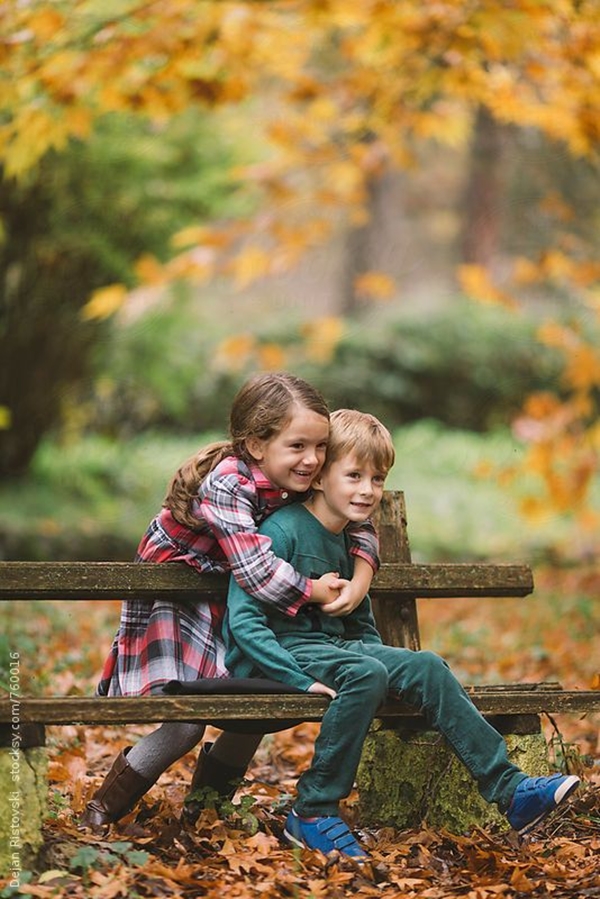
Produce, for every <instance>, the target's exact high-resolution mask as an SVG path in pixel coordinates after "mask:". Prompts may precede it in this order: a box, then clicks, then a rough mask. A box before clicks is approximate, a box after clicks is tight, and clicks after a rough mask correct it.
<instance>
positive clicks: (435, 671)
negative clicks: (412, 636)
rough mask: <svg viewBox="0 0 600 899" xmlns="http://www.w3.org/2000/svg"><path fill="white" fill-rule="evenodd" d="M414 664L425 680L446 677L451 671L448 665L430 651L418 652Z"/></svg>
mask: <svg viewBox="0 0 600 899" xmlns="http://www.w3.org/2000/svg"><path fill="white" fill-rule="evenodd" d="M414 664H415V667H416V669H417V670H418V671H419V672H420V674H421V677H423V678H424V679H430V678H439V677H445V676H446V675H447V674H448V672H449V671H450V668H449V666H448V663H447V662H446V661H445V660H444V659H443V658H442V657H441V656H439V655H437V653H435V652H431V650H429V649H420V650H419V651H418V652H416V653H415V655H414Z"/></svg>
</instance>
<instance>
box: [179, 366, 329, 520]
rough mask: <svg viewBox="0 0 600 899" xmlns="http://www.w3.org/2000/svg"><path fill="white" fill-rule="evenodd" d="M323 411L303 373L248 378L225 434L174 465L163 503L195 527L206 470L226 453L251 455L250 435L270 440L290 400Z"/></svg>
mask: <svg viewBox="0 0 600 899" xmlns="http://www.w3.org/2000/svg"><path fill="white" fill-rule="evenodd" d="M295 405H296V406H303V407H304V408H306V409H309V410H311V411H312V412H316V413H317V415H323V416H324V417H325V418H327V419H329V409H328V408H327V403H326V402H325V400H324V399H323V397H322V395H321V394H320V393H319V391H318V390H317V389H316V388H315V387H313V386H312V385H311V384H308V383H307V382H306V381H304V380H303V379H302V378H297V377H296V376H295V375H290V374H288V373H287V372H268V373H264V374H258V375H255V376H254V377H252V378H250V380H249V381H247V382H246V383H245V384H244V386H243V387H242V388H241V390H240V391H239V392H238V394H237V395H236V396H235V398H234V400H233V403H232V406H231V413H230V415H229V440H220V441H217V442H215V443H209V444H208V445H207V446H204V447H202V448H201V449H200V450H199V451H198V452H197V453H195V454H194V455H193V456H191V457H190V458H189V459H187V460H186V461H185V462H184V463H183V465H182V466H181V467H180V468H179V469H178V470H177V472H176V473H175V475H174V477H173V479H172V480H171V483H170V484H169V488H168V490H167V495H166V496H165V499H164V502H163V507H165V508H167V509H169V511H170V512H171V514H172V515H173V518H175V520H176V521H178V522H179V523H180V524H182V525H185V526H186V527H189V528H191V529H192V530H197V529H198V519H197V518H196V517H195V516H194V515H193V513H192V504H193V501H194V499H195V498H196V496H197V493H198V488H199V486H200V484H201V483H202V481H203V480H204V478H205V477H206V475H207V474H208V473H209V472H211V471H212V470H213V468H215V466H217V465H218V464H219V462H220V461H221V460H222V459H224V458H225V457H226V456H238V458H240V459H243V460H244V461H246V462H250V461H251V457H250V455H249V454H248V451H247V449H246V442H247V441H248V440H249V439H250V438H251V437H257V438H259V439H260V440H270V439H271V438H272V437H275V436H276V435H277V434H279V433H280V432H281V431H282V430H283V429H284V428H285V426H286V425H287V424H288V423H289V422H290V421H291V418H292V414H293V407H294V406H295Z"/></svg>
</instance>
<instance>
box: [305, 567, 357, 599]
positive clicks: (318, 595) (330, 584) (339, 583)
mask: <svg viewBox="0 0 600 899" xmlns="http://www.w3.org/2000/svg"><path fill="white" fill-rule="evenodd" d="M349 583H350V581H347V580H346V579H345V578H341V577H340V576H339V574H338V572H337V571H328V572H327V574H322V575H321V577H320V578H316V579H313V582H312V585H313V588H312V593H311V596H310V602H316V603H319V604H320V603H331V602H332V601H334V600H335V599H336V598H337V597H338V596H340V594H341V592H342V591H343V590H344V589H345V588H346V587H347V586H348V584H349Z"/></svg>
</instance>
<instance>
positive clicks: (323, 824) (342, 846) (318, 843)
mask: <svg viewBox="0 0 600 899" xmlns="http://www.w3.org/2000/svg"><path fill="white" fill-rule="evenodd" d="M283 835H284V836H285V838H286V839H287V840H289V842H290V843H293V845H294V846H299V847H300V848H301V849H318V850H319V851H320V852H323V853H324V854H325V855H327V854H328V853H329V852H333V851H334V850H337V851H338V852H340V853H341V854H342V855H347V856H349V857H350V858H353V859H355V860H356V861H362V862H366V861H369V860H370V856H369V854H368V853H367V852H365V850H364V849H363V848H362V846H361V845H360V844H359V843H358V842H357V841H356V839H355V838H354V836H353V835H352V833H351V832H350V830H349V828H348V826H347V825H346V824H345V823H344V822H343V821H342V819H341V818H338V817H337V816H335V815H327V816H325V817H322V818H300V817H299V816H298V815H297V814H296V812H295V811H294V810H293V809H292V811H291V812H290V813H289V815H288V817H287V821H286V822H285V828H284V831H283Z"/></svg>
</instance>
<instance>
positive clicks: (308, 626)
mask: <svg viewBox="0 0 600 899" xmlns="http://www.w3.org/2000/svg"><path fill="white" fill-rule="evenodd" d="M259 530H260V532H261V534H266V535H267V536H268V537H270V538H271V540H272V544H273V545H272V549H273V552H274V553H275V555H276V556H278V557H279V558H281V559H285V560H286V561H288V562H290V563H291V564H292V565H293V566H294V568H295V569H296V570H297V571H299V572H301V573H302V574H305V575H306V576H307V577H310V578H319V577H321V575H323V574H326V572H328V571H337V572H339V574H340V577H344V578H348V579H350V578H351V577H352V570H353V559H352V556H351V555H350V554H349V540H348V537H347V535H346V533H345V531H342V533H341V534H334V533H332V532H331V531H328V530H327V529H326V528H325V527H324V526H323V525H322V524H321V522H320V521H319V520H318V519H317V518H315V516H314V515H313V514H312V513H311V512H309V511H308V510H307V509H306V508H305V507H304V506H303V505H302V504H301V503H293V504H292V505H290V506H285V507H283V508H282V509H279V510H278V511H277V512H274V513H273V514H272V515H270V516H269V517H268V518H267V519H266V520H265V521H264V522H263V523H262V524H261V526H260V529H259ZM223 636H224V640H225V646H226V650H227V652H226V656H225V664H226V666H227V668H228V669H229V671H230V672H231V674H232V675H234V676H235V677H255V676H263V677H269V678H273V679H274V680H278V681H281V682H283V683H286V684H290V685H291V686H293V687H298V688H299V689H301V690H308V688H309V687H310V686H311V684H312V683H314V678H311V677H310V676H309V675H307V674H305V673H304V672H303V671H302V669H301V668H300V667H299V666H298V664H297V662H296V660H295V659H294V657H293V655H291V653H290V652H288V649H292V648H293V647H294V646H297V645H299V644H302V645H306V643H307V642H311V641H319V642H322V641H330V640H331V641H334V642H336V643H338V642H339V641H340V640H362V641H363V642H365V643H381V642H382V641H381V637H380V636H379V633H378V631H377V628H376V626H375V621H374V618H373V614H372V611H371V602H370V600H369V597H368V596H366V597H365V598H364V599H363V601H362V602H361V604H360V605H359V606H358V608H356V609H355V610H354V611H353V612H351V613H350V615H346V616H344V617H339V618H334V617H332V616H331V615H326V614H325V613H323V612H321V611H320V606H319V605H318V604H316V603H307V604H306V605H304V606H302V608H301V609H300V610H299V612H298V613H297V615H295V616H293V617H292V616H290V615H286V614H284V613H283V612H279V611H278V610H277V609H274V608H273V606H271V605H267V604H266V603H261V601H260V600H258V599H255V598H254V597H252V596H250V595H249V594H248V593H246V592H245V591H244V590H242V588H241V587H240V586H239V585H238V584H237V583H236V582H235V580H234V579H233V578H231V580H230V586H229V593H228V596H227V612H226V614H225V621H224V623H223Z"/></svg>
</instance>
